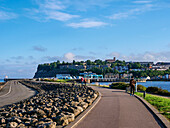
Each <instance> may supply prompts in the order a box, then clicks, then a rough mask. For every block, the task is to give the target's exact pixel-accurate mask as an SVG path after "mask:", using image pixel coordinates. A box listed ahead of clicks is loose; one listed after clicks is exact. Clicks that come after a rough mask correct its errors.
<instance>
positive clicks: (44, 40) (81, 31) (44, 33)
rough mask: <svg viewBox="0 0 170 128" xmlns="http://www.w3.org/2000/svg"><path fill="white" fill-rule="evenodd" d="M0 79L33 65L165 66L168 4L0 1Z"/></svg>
mask: <svg viewBox="0 0 170 128" xmlns="http://www.w3.org/2000/svg"><path fill="white" fill-rule="evenodd" d="M0 48H1V49H0V78H4V77H5V76H6V75H7V76H8V77H9V78H32V77H33V76H34V74H35V72H36V69H37V66H38V64H43V63H50V62H55V61H57V60H60V61H68V62H71V61H73V60H76V61H80V60H87V59H90V60H95V59H102V60H105V59H111V58H113V57H114V56H115V57H116V58H117V59H119V60H125V61H135V62H137V61H152V62H155V63H156V62H159V61H166V62H167V61H170V0H0Z"/></svg>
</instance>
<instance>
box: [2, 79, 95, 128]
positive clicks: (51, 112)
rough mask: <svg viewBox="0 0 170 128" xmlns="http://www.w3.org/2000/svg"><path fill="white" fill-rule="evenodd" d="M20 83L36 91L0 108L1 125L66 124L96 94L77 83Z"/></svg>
mask: <svg viewBox="0 0 170 128" xmlns="http://www.w3.org/2000/svg"><path fill="white" fill-rule="evenodd" d="M22 83H23V84H25V85H27V86H29V87H32V88H34V89H37V90H38V91H39V93H38V94H37V95H36V96H34V97H32V98H30V99H27V100H24V101H21V102H20V103H17V104H12V105H10V106H6V107H3V108H0V127H12V128H13V127H29V126H30V127H40V128H46V127H47V128H48V127H50V128H52V127H54V128H55V127H56V126H66V125H68V124H69V123H70V122H72V121H74V120H75V117H76V116H78V115H79V114H80V113H81V112H83V111H84V110H85V109H86V108H87V107H88V106H89V105H91V104H92V103H93V101H94V100H95V99H96V98H97V96H98V92H97V91H95V90H93V89H92V88H89V87H85V86H80V85H79V86H78V85H63V84H47V83H36V82H32V81H22Z"/></svg>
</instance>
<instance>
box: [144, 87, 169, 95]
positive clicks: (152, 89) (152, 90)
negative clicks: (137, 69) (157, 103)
mask: <svg viewBox="0 0 170 128" xmlns="http://www.w3.org/2000/svg"><path fill="white" fill-rule="evenodd" d="M146 92H150V93H154V94H158V95H163V96H170V92H168V91H167V90H163V89H161V88H158V87H148V88H147V89H146Z"/></svg>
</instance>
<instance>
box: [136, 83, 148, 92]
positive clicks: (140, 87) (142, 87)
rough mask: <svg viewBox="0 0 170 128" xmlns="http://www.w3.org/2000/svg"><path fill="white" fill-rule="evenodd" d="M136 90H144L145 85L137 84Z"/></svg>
mask: <svg viewBox="0 0 170 128" xmlns="http://www.w3.org/2000/svg"><path fill="white" fill-rule="evenodd" d="M137 90H138V91H146V87H145V86H143V85H140V84H139V85H138V87H137Z"/></svg>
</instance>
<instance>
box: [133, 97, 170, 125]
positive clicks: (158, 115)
mask: <svg viewBox="0 0 170 128" xmlns="http://www.w3.org/2000/svg"><path fill="white" fill-rule="evenodd" d="M135 97H136V98H137V99H139V100H140V101H141V102H142V103H143V104H144V105H145V106H146V107H147V108H148V109H149V110H150V111H151V112H152V114H153V115H154V116H156V118H157V119H158V120H159V123H161V125H162V126H163V127H165V128H170V122H169V121H168V120H167V119H166V118H165V117H164V116H163V115H162V114H161V113H160V112H159V111H158V110H157V109H155V108H154V107H153V106H152V105H151V104H150V103H148V102H147V101H146V100H144V99H143V98H142V97H139V96H137V95H135Z"/></svg>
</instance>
